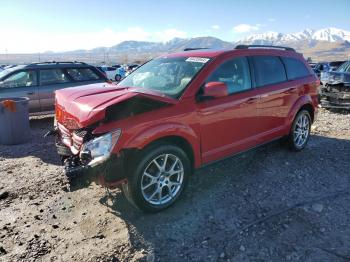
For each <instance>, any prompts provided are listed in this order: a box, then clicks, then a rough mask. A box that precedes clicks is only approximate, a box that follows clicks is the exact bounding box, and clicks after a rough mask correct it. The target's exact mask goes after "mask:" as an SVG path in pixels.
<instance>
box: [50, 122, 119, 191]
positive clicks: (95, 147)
mask: <svg viewBox="0 0 350 262" xmlns="http://www.w3.org/2000/svg"><path fill="white" fill-rule="evenodd" d="M56 133H57V135H56V147H57V152H58V154H59V155H60V156H61V159H62V161H63V163H64V169H65V174H66V176H67V178H68V180H69V181H70V183H71V185H74V186H78V185H79V187H84V186H87V185H89V184H90V183H91V182H93V181H95V182H96V183H98V184H101V185H103V186H107V187H111V186H112V185H115V184H116V183H115V182H116V181H117V182H123V181H124V179H125V172H124V158H125V154H124V153H123V152H121V153H118V154H114V153H112V149H113V147H114V146H115V144H116V143H117V142H118V139H119V137H120V135H121V130H120V129H117V130H115V131H112V132H110V133H107V134H104V135H101V136H95V135H93V134H92V130H91V129H78V130H74V131H72V132H71V131H70V130H69V129H67V128H65V127H64V126H63V125H61V124H59V123H58V124H57V132H56Z"/></svg>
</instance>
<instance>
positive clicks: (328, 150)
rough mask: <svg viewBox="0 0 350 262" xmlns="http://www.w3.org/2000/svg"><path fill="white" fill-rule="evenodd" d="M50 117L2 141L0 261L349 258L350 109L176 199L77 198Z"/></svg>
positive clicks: (96, 192) (231, 164)
mask: <svg viewBox="0 0 350 262" xmlns="http://www.w3.org/2000/svg"><path fill="white" fill-rule="evenodd" d="M51 125H52V118H41V119H33V120H31V128H32V135H33V136H32V140H31V142H30V143H27V144H24V145H18V146H11V147H9V146H0V208H1V210H0V261H298V260H299V261H349V260H350V204H349V203H350V192H349V191H350V190H349V187H350V171H349V170H350V114H347V113H346V112H330V111H326V110H323V109H322V110H321V111H320V114H319V116H318V120H317V121H316V123H315V124H314V126H313V131H312V134H313V135H312V137H311V139H310V142H309V144H308V146H307V148H306V149H305V150H303V151H302V152H299V153H294V152H291V151H289V150H287V149H286V147H285V146H284V145H283V143H280V142H277V143H273V144H269V145H267V146H263V147H260V148H259V149H256V150H251V151H249V152H247V153H244V154H241V155H239V156H236V157H233V158H230V159H227V160H225V161H221V162H219V163H217V164H214V165H211V166H208V167H206V168H203V169H201V170H198V171H197V172H196V174H195V175H194V176H193V177H192V178H191V181H190V184H189V187H188V188H187V190H186V192H185V194H184V196H183V197H182V198H181V199H180V200H179V201H178V203H177V204H176V205H175V206H173V207H171V208H169V209H167V210H165V211H163V212H161V213H158V214H143V213H141V212H139V211H137V210H135V209H133V208H132V207H131V206H130V205H129V204H128V203H127V201H126V200H125V199H124V197H123V195H122V194H121V193H120V191H119V190H114V191H112V192H111V195H108V194H106V191H105V190H104V189H103V188H100V187H98V186H96V185H91V186H90V187H89V188H85V189H82V190H78V191H74V192H69V191H68V190H67V185H66V180H65V177H64V175H63V170H62V167H61V166H60V161H59V159H58V157H57V155H56V153H55V148H54V144H53V141H52V139H50V138H48V139H44V138H42V135H43V134H44V133H45V132H46V131H47V129H48V128H49V127H50V126H51Z"/></svg>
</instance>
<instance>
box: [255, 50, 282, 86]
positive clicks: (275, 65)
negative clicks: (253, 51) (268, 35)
mask: <svg viewBox="0 0 350 262" xmlns="http://www.w3.org/2000/svg"><path fill="white" fill-rule="evenodd" d="M252 60H253V68H254V74H255V80H256V84H257V86H265V85H271V84H276V83H280V82H283V81H286V80H287V76H286V72H285V70H284V66H283V64H282V61H281V59H280V58H279V57H277V56H254V57H252Z"/></svg>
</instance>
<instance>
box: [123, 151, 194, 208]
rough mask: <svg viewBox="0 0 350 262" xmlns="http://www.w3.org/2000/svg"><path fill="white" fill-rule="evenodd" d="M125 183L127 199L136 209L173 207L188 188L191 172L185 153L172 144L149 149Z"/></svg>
mask: <svg viewBox="0 0 350 262" xmlns="http://www.w3.org/2000/svg"><path fill="white" fill-rule="evenodd" d="M138 161H139V163H138V165H137V166H136V168H135V169H134V171H133V172H132V174H131V177H130V178H129V179H128V183H127V184H123V187H122V189H123V192H124V195H125V196H126V198H127V199H128V200H129V201H130V202H131V203H132V204H133V205H134V206H136V207H137V208H139V209H141V210H143V211H146V212H157V211H160V210H163V209H165V208H167V207H169V206H171V205H172V204H173V203H174V202H175V201H176V200H177V199H178V198H179V196H180V195H181V193H182V191H183V190H184V188H185V187H186V185H187V181H188V177H189V175H190V172H191V165H190V161H189V159H188V157H187V155H186V153H185V152H184V151H183V150H182V149H181V148H179V147H177V146H173V145H158V146H153V147H150V148H148V149H146V150H144V152H142V153H141V155H140V157H139V160H138Z"/></svg>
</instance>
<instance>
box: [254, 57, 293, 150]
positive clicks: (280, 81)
mask: <svg viewBox="0 0 350 262" xmlns="http://www.w3.org/2000/svg"><path fill="white" fill-rule="evenodd" d="M250 61H251V64H252V68H253V72H254V77H255V84H256V89H257V90H258V93H259V95H260V101H259V103H258V106H257V110H258V114H259V120H258V123H259V125H258V127H259V142H260V143H264V142H267V141H270V140H273V139H274V138H277V137H279V136H282V135H283V132H284V128H285V126H284V125H285V120H286V117H287V115H288V113H289V111H290V109H291V107H292V105H293V104H294V102H295V101H296V99H297V98H298V92H297V91H298V90H297V88H298V85H297V84H296V83H294V82H291V81H288V78H287V73H286V70H285V66H284V64H283V61H282V59H281V58H280V57H279V56H266V55H261V56H252V57H250Z"/></svg>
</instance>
